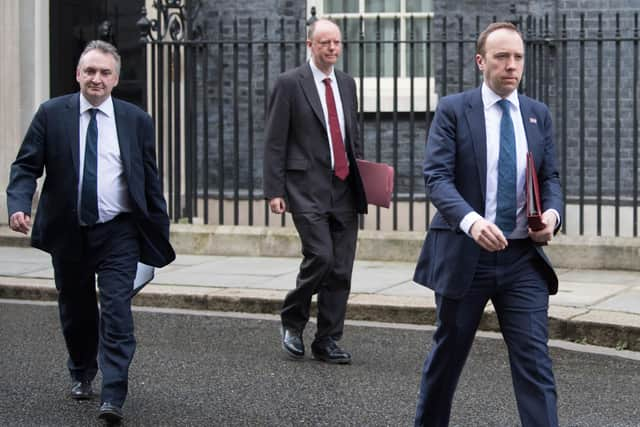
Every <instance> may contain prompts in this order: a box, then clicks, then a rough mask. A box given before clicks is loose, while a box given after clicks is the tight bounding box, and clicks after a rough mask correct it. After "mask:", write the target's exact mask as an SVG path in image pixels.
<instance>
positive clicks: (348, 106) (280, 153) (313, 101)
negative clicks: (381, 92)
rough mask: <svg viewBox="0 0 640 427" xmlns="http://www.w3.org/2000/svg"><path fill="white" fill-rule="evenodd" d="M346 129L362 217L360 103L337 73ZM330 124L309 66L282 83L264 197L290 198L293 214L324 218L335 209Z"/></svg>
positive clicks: (273, 107)
mask: <svg viewBox="0 0 640 427" xmlns="http://www.w3.org/2000/svg"><path fill="white" fill-rule="evenodd" d="M335 75H336V80H337V83H338V88H339V90H340V98H341V100H342V109H343V111H344V122H345V123H344V124H345V133H346V135H345V138H344V140H345V148H346V152H347V157H348V159H349V178H348V181H349V184H350V185H351V189H352V191H353V194H354V202H355V206H356V211H357V212H358V213H366V212H367V200H366V197H365V194H364V188H363V186H362V180H361V178H360V172H359V171H358V166H357V163H356V158H362V146H361V144H360V138H359V136H358V119H357V111H358V101H357V98H356V86H355V82H354V80H353V78H351V77H350V76H348V75H347V74H345V73H343V72H340V71H338V70H335ZM327 128H328V126H327V124H326V123H325V120H324V115H323V113H322V104H321V102H320V97H319V95H318V89H317V88H316V84H315V82H314V80H313V73H312V72H311V67H310V66H309V64H308V63H306V64H304V65H302V66H300V67H298V68H295V69H293V70H291V71H289V72H287V73H284V74H282V75H280V76H279V77H278V79H277V80H276V82H275V84H274V87H273V92H272V94H271V99H270V102H269V111H268V115H267V122H266V140H265V154H264V170H263V172H264V195H265V198H267V199H272V198H274V197H284V198H285V200H286V202H287V209H288V210H290V211H291V212H320V211H323V210H324V209H325V208H327V207H329V206H331V200H330V198H331V180H332V176H333V171H332V169H331V153H330V151H329V138H328V137H327Z"/></svg>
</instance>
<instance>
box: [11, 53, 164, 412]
mask: <svg viewBox="0 0 640 427" xmlns="http://www.w3.org/2000/svg"><path fill="white" fill-rule="evenodd" d="M119 73H120V56H119V55H118V52H117V50H116V49H115V48H114V47H113V46H112V45H110V44H108V43H106V42H102V41H93V42H90V43H89V44H88V45H87V47H86V48H85V50H84V51H83V53H82V55H81V56H80V59H79V61H78V66H77V69H76V80H77V81H78V84H79V85H80V93H75V94H72V95H66V96H61V97H58V98H54V99H51V100H49V101H47V102H45V103H44V104H42V105H41V106H40V108H39V109H38V111H37V113H36V115H35V117H34V119H33V121H32V122H31V125H30V127H29V129H28V131H27V134H26V136H25V138H24V141H23V142H22V146H21V147H20V151H19V152H18V156H17V158H16V160H15V161H14V162H13V165H12V166H11V176H10V181H9V186H8V188H7V206H8V210H9V226H10V227H11V229H12V230H14V231H18V232H21V233H25V234H26V233H27V232H28V231H29V229H30V226H31V203H32V199H33V195H34V191H35V189H36V179H37V178H39V177H40V176H41V175H42V174H43V171H46V178H45V181H44V185H43V187H42V192H41V194H40V201H39V204H38V210H37V214H36V215H35V222H34V224H33V231H32V233H31V244H32V246H34V247H36V248H39V249H42V250H44V251H46V252H49V253H50V254H51V259H52V264H53V268H54V277H55V284H56V288H57V291H58V307H59V312H60V321H61V324H62V332H63V335H64V338H65V342H66V345H67V350H68V353H69V358H68V362H67V365H68V368H69V372H70V374H71V380H72V385H71V397H72V398H74V399H78V400H82V399H90V398H91V397H92V394H93V392H92V386H91V383H92V381H93V379H94V377H95V376H96V373H97V370H98V367H99V368H100V370H101V372H102V393H101V406H100V412H99V417H100V418H102V419H105V420H107V421H112V422H118V421H120V420H121V419H122V405H123V403H124V401H125V397H126V394H127V387H128V370H129V365H130V364H131V360H132V359H133V354H134V351H135V347H136V342H135V338H134V335H133V317H132V314H131V297H132V286H133V281H134V278H135V274H136V266H137V263H138V261H141V262H143V263H145V264H149V265H152V266H156V267H162V266H164V265H166V264H168V263H170V262H171V261H172V260H173V259H174V258H175V253H174V251H173V248H172V247H171V245H170V243H169V217H168V215H167V210H166V203H165V200H164V197H163V195H162V192H161V187H160V181H159V178H158V173H157V169H156V158H155V133H154V130H153V122H152V120H151V117H149V115H148V114H147V113H145V112H144V111H142V110H141V109H140V108H138V107H136V106H134V105H132V104H129V103H127V102H124V101H121V100H118V99H116V98H112V97H111V91H112V89H113V88H114V87H115V86H116V85H117V84H118V76H119ZM96 275H97V279H98V280H97V284H98V288H99V290H100V293H99V300H100V309H98V306H97V302H96V290H95V285H96Z"/></svg>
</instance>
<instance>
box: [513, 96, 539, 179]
mask: <svg viewBox="0 0 640 427" xmlns="http://www.w3.org/2000/svg"><path fill="white" fill-rule="evenodd" d="M518 99H519V103H520V114H521V115H522V123H523V124H524V133H525V135H526V137H527V149H528V150H529V151H530V152H531V153H533V161H534V164H535V165H536V168H537V165H539V164H540V162H541V161H542V157H543V155H544V153H543V145H542V144H541V142H542V141H540V130H539V129H540V128H539V127H538V126H539V125H538V119H537V117H536V115H535V114H534V112H533V110H532V109H531V104H530V103H529V102H527V100H526V99H525V98H523V97H522V96H518Z"/></svg>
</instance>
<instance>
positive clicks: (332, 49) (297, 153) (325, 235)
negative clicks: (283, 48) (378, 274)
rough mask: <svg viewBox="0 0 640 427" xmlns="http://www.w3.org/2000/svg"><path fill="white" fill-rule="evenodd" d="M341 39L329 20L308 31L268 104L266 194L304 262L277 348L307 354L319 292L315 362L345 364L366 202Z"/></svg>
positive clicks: (313, 347) (351, 82)
mask: <svg viewBox="0 0 640 427" xmlns="http://www.w3.org/2000/svg"><path fill="white" fill-rule="evenodd" d="M341 42H342V36H341V33H340V29H339V28H338V27H337V25H336V24H334V23H333V22H331V21H329V20H326V19H320V20H318V21H316V22H314V23H313V24H311V26H310V28H309V33H308V37H307V47H308V48H309V50H310V52H311V58H310V61H309V62H308V63H306V64H304V65H302V66H300V67H298V68H296V69H294V70H291V71H289V72H287V73H284V74H282V75H281V76H280V77H279V78H278V79H277V81H276V83H275V85H274V88H273V92H272V94H271V99H270V103H269V112H268V116H267V123H266V141H265V155H264V192H265V198H267V199H268V200H269V205H270V207H271V211H272V212H274V213H277V214H281V213H283V212H285V211H286V210H288V211H290V212H291V215H292V217H293V222H294V224H295V226H296V229H297V230H298V234H299V235H300V240H301V242H302V253H303V256H304V259H303V261H302V263H301V265H300V272H299V274H298V277H297V280H296V288H295V289H294V290H292V291H291V292H289V293H288V294H287V296H286V298H285V300H284V303H283V308H282V312H281V317H282V331H281V332H282V348H283V349H284V351H285V352H286V353H287V354H288V355H289V356H290V357H292V358H295V359H300V358H302V357H304V344H303V341H302V332H303V330H304V327H305V325H306V324H307V321H308V320H309V310H310V306H311V297H312V296H313V294H314V293H317V294H318V330H317V333H316V336H315V339H314V341H313V343H312V345H311V352H312V354H313V356H314V358H316V359H318V360H322V361H325V362H329V363H343V364H344V363H350V362H351V354H349V353H348V352H346V351H344V350H342V349H341V348H340V347H339V346H338V345H337V341H338V340H339V339H340V338H341V337H342V333H343V327H344V318H345V313H346V308H347V299H348V297H349V290H350V288H351V272H352V270H353V261H354V258H355V249H356V238H357V233H358V220H357V213H365V212H366V210H367V202H366V198H365V195H364V189H363V187H362V181H361V179H360V173H359V172H358V167H357V164H356V158H361V157H362V147H361V145H360V140H359V137H358V129H357V115H356V114H357V98H356V88H355V82H354V80H353V78H351V77H349V76H348V75H346V74H344V73H342V72H340V71H338V70H336V69H334V65H335V63H336V61H337V60H338V56H339V55H340V52H341Z"/></svg>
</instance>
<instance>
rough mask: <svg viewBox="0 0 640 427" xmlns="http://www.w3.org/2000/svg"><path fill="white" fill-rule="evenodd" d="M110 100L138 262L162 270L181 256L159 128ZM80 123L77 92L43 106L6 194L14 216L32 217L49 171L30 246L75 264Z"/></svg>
mask: <svg viewBox="0 0 640 427" xmlns="http://www.w3.org/2000/svg"><path fill="white" fill-rule="evenodd" d="M112 99H113V109H114V113H115V121H116V128H117V132H118V142H119V145H120V156H121V158H122V165H123V168H124V173H125V179H126V181H127V185H128V188H129V199H130V201H131V206H132V209H133V210H132V215H133V217H134V219H135V221H136V223H137V225H138V228H139V230H140V261H141V262H143V263H145V264H149V265H152V266H155V267H162V266H164V265H166V264H168V263H170V262H171V261H173V259H174V258H175V253H174V251H173V248H172V247H171V244H170V243H169V217H168V215H167V208H166V203H165V200H164V197H163V195H162V192H161V190H160V181H159V178H158V171H157V168H156V156H155V134H154V130H153V122H152V120H151V117H150V116H149V115H148V114H147V113H145V112H144V111H142V110H141V109H140V108H138V107H136V106H135V105H133V104H129V103H128V102H125V101H121V100H119V99H116V98H112ZM79 123H80V94H79V93H75V94H72V95H65V96H61V97H58V98H54V99H51V100H49V101H47V102H45V103H43V104H42V105H41V106H40V108H39V109H38V111H37V113H36V115H35V117H34V118H33V121H32V122H31V125H30V127H29V129H28V130H27V134H26V136H25V138H24V141H23V142H22V146H21V147H20V151H19V152H18V156H17V158H16V160H15V161H14V162H13V164H12V166H11V176H10V180H9V186H8V188H7V207H8V211H9V216H11V215H12V214H13V213H15V212H19V211H22V212H24V213H26V214H29V215H31V203H32V199H33V194H34V191H35V189H36V179H37V178H39V177H40V176H41V175H42V173H43V170H46V178H45V181H44V184H43V187H42V192H41V195H40V201H39V204H38V210H37V212H36V216H35V219H34V223H33V229H32V233H31V244H32V246H34V247H36V248H39V249H42V250H44V251H47V252H49V253H51V254H52V255H56V256H62V257H67V258H72V259H73V258H76V259H77V258H79V257H80V255H81V254H80V251H81V248H82V245H81V234H80V225H79V222H78V211H77V206H78V180H79V176H80V175H79V174H80V171H79V160H78V159H79V153H78V152H79V147H80V144H79Z"/></svg>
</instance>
